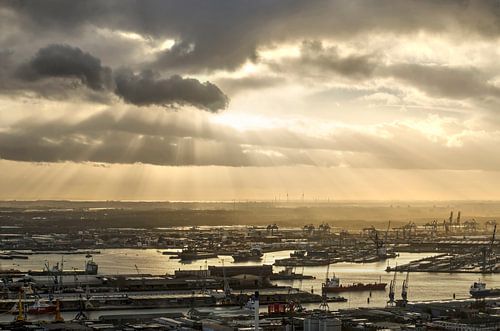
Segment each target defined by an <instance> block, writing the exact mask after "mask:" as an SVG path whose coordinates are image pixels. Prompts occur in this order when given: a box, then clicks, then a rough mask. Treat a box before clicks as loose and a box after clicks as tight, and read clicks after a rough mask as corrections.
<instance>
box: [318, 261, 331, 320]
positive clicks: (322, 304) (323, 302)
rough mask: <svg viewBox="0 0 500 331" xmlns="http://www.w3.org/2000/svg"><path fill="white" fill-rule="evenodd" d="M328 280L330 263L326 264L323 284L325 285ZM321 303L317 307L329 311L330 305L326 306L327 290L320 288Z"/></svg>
mask: <svg viewBox="0 0 500 331" xmlns="http://www.w3.org/2000/svg"><path fill="white" fill-rule="evenodd" d="M329 281H330V263H328V265H327V266H326V276H325V284H323V286H326V285H327V284H328V283H329ZM321 292H322V293H321V298H322V300H321V303H320V304H319V309H322V310H325V311H329V310H330V307H329V306H328V295H327V292H326V291H324V290H323V288H322V289H321Z"/></svg>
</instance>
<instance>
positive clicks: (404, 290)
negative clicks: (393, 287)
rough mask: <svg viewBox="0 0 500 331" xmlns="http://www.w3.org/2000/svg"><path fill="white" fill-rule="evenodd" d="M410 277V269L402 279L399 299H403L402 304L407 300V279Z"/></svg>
mask: <svg viewBox="0 0 500 331" xmlns="http://www.w3.org/2000/svg"><path fill="white" fill-rule="evenodd" d="M409 278H410V270H409V269H408V272H407V273H406V279H405V280H403V287H402V288H401V299H403V304H404V305H406V303H407V302H408V280H409Z"/></svg>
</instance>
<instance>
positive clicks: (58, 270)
mask: <svg viewBox="0 0 500 331" xmlns="http://www.w3.org/2000/svg"><path fill="white" fill-rule="evenodd" d="M98 270H99V266H98V264H97V263H95V262H94V261H93V260H88V261H87V262H85V269H84V270H81V269H72V270H63V266H62V263H61V264H59V263H57V264H56V265H55V266H53V267H52V268H49V266H48V265H46V266H45V269H43V270H28V272H27V274H28V275H30V276H55V275H57V276H74V275H97V271H98Z"/></svg>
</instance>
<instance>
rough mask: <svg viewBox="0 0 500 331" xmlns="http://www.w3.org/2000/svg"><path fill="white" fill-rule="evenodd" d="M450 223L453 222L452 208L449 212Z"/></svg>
mask: <svg viewBox="0 0 500 331" xmlns="http://www.w3.org/2000/svg"><path fill="white" fill-rule="evenodd" d="M452 223H453V210H452V211H451V213H450V224H452Z"/></svg>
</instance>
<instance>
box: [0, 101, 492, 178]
mask: <svg viewBox="0 0 500 331" xmlns="http://www.w3.org/2000/svg"><path fill="white" fill-rule="evenodd" d="M186 114H187V115H188V116H187V117H186ZM312 126H313V123H309V127H312ZM499 143H500V135H499V134H498V133H495V132H485V131H481V130H472V129H470V128H468V127H467V126H465V125H463V124H461V123H459V122H458V121H455V120H451V119H449V118H441V117H437V116H431V117H429V118H427V119H425V120H423V121H399V122H394V123H390V124H383V125H377V126H374V127H371V128H369V129H367V128H355V127H344V128H337V129H335V130H331V131H329V132H321V133H305V132H303V131H301V130H300V129H298V128H294V127H293V126H292V127H286V126H284V127H275V128H270V129H256V130H248V131H239V130H235V129H233V128H231V127H229V126H226V125H220V124H217V123H213V122H211V121H210V120H209V115H207V114H206V113H201V112H195V111H191V112H189V111H187V112H184V113H182V114H180V113H165V112H161V111H156V112H155V111H151V112H141V111H139V110H136V109H135V110H128V111H125V112H123V111H122V112H118V113H117V111H116V110H113V111H112V110H107V111H102V112H98V113H97V114H95V115H92V116H89V117H88V118H86V119H83V120H70V119H62V118H61V119H56V120H51V121H40V120H38V119H36V118H31V119H25V120H24V121H22V122H18V123H17V124H15V125H12V126H10V127H9V128H7V129H4V130H2V131H1V132H0V158H3V159H7V160H16V161H28V162H62V161H72V162H103V163H123V164H129V163H145V164H155V165H169V166H202V165H217V166H232V167H270V166H276V165H289V166H296V165H310V166H326V167H338V166H343V167H350V168H384V169H447V170H450V169H452V170H494V171H498V170H500V155H499V156H497V154H491V153H488V152H487V151H491V150H494V149H495V148H496V146H498V144H499Z"/></svg>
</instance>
